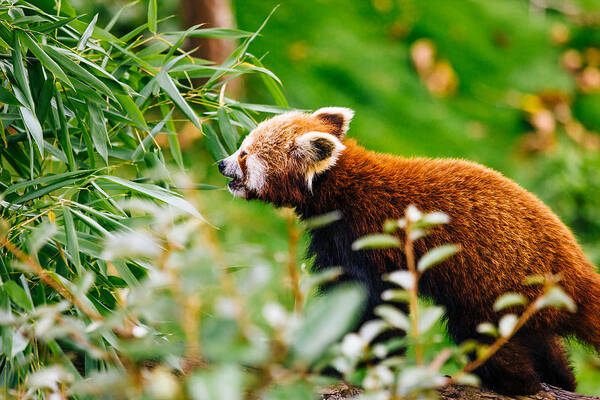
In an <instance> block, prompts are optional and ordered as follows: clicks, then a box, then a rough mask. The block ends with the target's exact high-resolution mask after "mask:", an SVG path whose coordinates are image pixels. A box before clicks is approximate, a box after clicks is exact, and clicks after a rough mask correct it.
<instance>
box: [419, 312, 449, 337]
mask: <svg viewBox="0 0 600 400" xmlns="http://www.w3.org/2000/svg"><path fill="white" fill-rule="evenodd" d="M442 315H444V308H443V307H438V306H429V307H427V308H425V309H424V310H423V312H422V313H421V315H419V333H425V332H427V331H428V330H430V329H431V328H432V327H433V325H434V324H435V323H436V322H438V321H439V320H440V318H442Z"/></svg>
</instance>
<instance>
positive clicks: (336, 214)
mask: <svg viewBox="0 0 600 400" xmlns="http://www.w3.org/2000/svg"><path fill="white" fill-rule="evenodd" d="M341 219H342V212H341V211H337V210H336V211H331V212H328V213H325V214H321V215H317V216H315V217H312V218H309V219H306V220H304V226H305V227H306V229H309V230H310V229H317V228H322V227H324V226H327V225H330V224H332V223H334V222H335V221H339V220H341Z"/></svg>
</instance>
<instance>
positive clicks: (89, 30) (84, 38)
mask: <svg viewBox="0 0 600 400" xmlns="http://www.w3.org/2000/svg"><path fill="white" fill-rule="evenodd" d="M96 21H98V14H96V15H94V18H92V21H91V22H90V24H89V25H88V26H87V28H85V31H84V32H83V34H82V35H81V39H79V43H78V44H77V51H83V50H84V49H85V46H86V44H87V41H88V39H89V38H90V36H92V33H93V32H94V28H95V27H96Z"/></svg>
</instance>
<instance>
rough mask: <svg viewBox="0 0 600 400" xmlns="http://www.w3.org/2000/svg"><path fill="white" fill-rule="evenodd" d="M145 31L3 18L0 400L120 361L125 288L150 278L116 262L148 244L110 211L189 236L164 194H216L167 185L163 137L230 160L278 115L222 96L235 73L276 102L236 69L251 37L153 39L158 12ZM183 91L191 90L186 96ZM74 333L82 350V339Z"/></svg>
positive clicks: (54, 10) (50, 18) (173, 200)
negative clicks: (215, 42)
mask: <svg viewBox="0 0 600 400" xmlns="http://www.w3.org/2000/svg"><path fill="white" fill-rule="evenodd" d="M58 7H60V9H58ZM145 15H146V16H145V22H144V23H143V24H142V25H140V26H138V27H130V28H131V29H130V30H129V31H128V32H127V33H125V34H123V35H120V36H118V37H117V36H115V35H113V34H112V33H111V32H110V30H111V28H112V26H114V24H115V23H116V22H117V21H118V18H119V16H120V13H119V12H117V13H115V15H114V16H112V18H111V20H110V21H109V22H108V23H107V24H106V25H104V28H101V27H100V25H98V17H97V15H96V16H88V18H86V19H87V21H85V22H84V21H83V20H82V19H83V18H81V17H80V16H79V15H78V14H77V13H76V11H75V9H74V8H73V7H72V6H71V5H70V4H69V2H68V1H66V0H63V1H61V2H58V3H55V2H53V1H49V2H46V1H35V0H34V1H33V2H26V1H2V2H0V96H1V97H0V107H1V108H2V114H0V134H1V138H0V143H1V144H0V189H1V194H2V198H1V199H0V201H1V203H0V205H1V208H0V216H1V217H2V232H1V239H2V240H1V244H2V247H1V249H2V251H1V253H0V278H1V282H2V286H1V287H0V307H1V318H0V322H1V325H2V326H1V328H0V329H1V347H0V348H1V355H0V367H1V371H2V372H1V375H0V381H1V382H2V387H3V392H4V395H7V394H10V395H14V394H15V393H20V392H21V391H22V390H25V387H24V386H23V384H24V383H25V382H26V381H27V385H28V387H29V389H28V390H29V391H32V392H31V393H43V392H44V391H47V390H46V389H49V390H50V391H59V389H58V386H56V383H52V384H51V385H50V386H48V385H47V384H43V385H42V386H35V385H36V384H34V383H32V381H36V380H35V379H36V378H33V376H37V375H31V378H29V377H30V374H31V373H32V372H34V371H37V370H39V369H40V367H42V366H49V365H50V363H51V362H52V361H58V360H60V364H61V365H62V368H63V369H64V368H66V371H68V372H69V376H78V375H79V374H80V373H82V371H85V373H86V374H89V373H91V372H92V371H98V370H102V369H103V365H104V364H103V362H108V360H114V359H115V358H118V356H117V355H116V353H115V351H116V349H118V348H119V346H118V345H117V344H116V342H115V340H117V337H127V336H131V335H134V336H135V333H131V332H133V331H131V328H132V327H131V326H125V325H126V324H125V325H124V323H123V321H121V322H119V321H118V319H119V317H118V314H119V312H118V311H117V310H118V309H119V307H120V306H121V305H122V304H121V302H122V301H123V298H122V293H120V291H121V289H124V288H130V289H133V288H134V287H137V286H138V285H139V284H140V281H143V280H144V279H145V278H146V277H147V275H148V273H149V271H150V270H151V268H150V266H149V265H148V264H147V263H144V262H143V260H138V261H129V259H130V258H132V257H134V256H136V255H145V256H153V255H155V254H157V252H159V244H158V242H157V240H155V239H154V238H153V237H152V236H151V235H150V234H149V233H147V232H138V231H136V230H135V228H136V227H137V226H139V225H140V224H141V225H142V226H143V225H144V224H146V223H148V221H147V220H146V218H145V217H144V215H143V214H142V213H135V212H134V213H132V212H128V211H126V210H125V209H124V208H123V207H122V206H121V205H120V204H121V201H122V200H123V199H137V198H147V199H153V200H155V201H157V202H159V203H162V205H163V207H164V208H162V209H160V210H161V212H163V213H164V214H165V215H166V216H168V215H170V214H169V212H168V210H169V209H171V208H172V209H174V210H179V212H183V213H187V214H190V215H191V216H193V217H194V218H195V220H196V221H202V220H203V217H202V215H201V214H200V213H199V212H198V211H197V209H196V207H194V206H193V205H192V204H191V203H190V202H188V201H187V200H185V199H184V198H183V197H182V196H181V195H180V194H179V193H178V192H176V190H177V188H176V187H177V186H179V189H182V188H187V189H191V188H194V189H214V187H210V186H206V185H201V184H199V185H196V184H193V183H191V182H189V181H187V180H179V181H178V178H177V177H178V174H179V173H180V172H181V170H182V169H183V168H184V165H183V156H182V153H181V149H180V144H179V140H178V135H177V128H176V124H178V123H179V122H181V121H189V122H190V123H191V124H192V125H193V126H194V127H195V129H197V130H200V131H202V132H203V134H204V136H205V137H206V138H207V140H208V141H209V143H210V145H209V149H210V151H211V153H212V154H213V156H214V157H215V158H220V157H222V156H223V155H225V154H227V153H228V152H231V151H232V149H233V148H234V147H235V146H236V142H237V140H238V138H239V136H238V129H243V130H245V131H247V130H250V129H252V128H253V127H254V126H255V125H256V123H255V120H254V118H255V117H256V115H257V111H255V110H257V109H258V110H267V111H273V110H275V111H276V110H278V109H277V108H276V107H275V108H270V107H269V106H265V105H260V104H247V103H239V102H237V101H234V100H231V99H229V98H227V97H226V96H225V95H224V89H225V86H226V83H227V81H228V79H230V78H232V77H237V76H240V75H243V74H246V73H260V74H264V75H265V82H270V87H269V88H270V90H271V91H273V93H274V95H278V94H279V92H278V87H277V84H276V83H275V81H276V80H277V77H276V76H275V75H273V74H272V73H271V72H270V71H268V70H266V69H264V68H262V67H261V66H260V63H259V62H256V64H255V61H256V60H254V59H253V58H252V56H251V55H249V54H248V53H247V49H248V46H249V45H250V43H251V42H252V40H254V39H255V38H256V35H257V33H251V32H244V31H239V30H232V29H202V28H199V27H193V28H191V29H188V30H186V31H176V30H175V31H168V32H163V31H159V30H158V27H159V26H161V28H162V22H161V21H162V20H161V19H160V17H159V14H158V13H157V2H156V1H155V0H153V1H151V2H150V3H149V4H148V6H147V11H146V14H145ZM188 36H201V37H225V38H237V39H243V40H242V43H241V45H240V47H239V48H238V49H236V50H235V51H234V53H233V54H232V55H231V56H230V58H228V59H227V60H226V61H225V64H224V65H222V66H214V65H212V64H211V63H209V62H207V61H205V60H202V59H198V58H194V57H192V56H190V55H189V54H188V53H185V52H183V51H182V50H181V49H179V46H180V45H181V43H182V42H183V41H184V40H185V39H186V38H187V37H188ZM194 78H203V79H204V81H203V84H202V85H201V86H199V87H193V86H192V83H191V80H192V79H194ZM213 121H214V122H213ZM213 125H214V127H213ZM217 126H218V127H219V128H220V132H219V133H217V130H216V127H217ZM159 134H160V135H159ZM161 137H162V139H163V140H162V143H163V146H162V147H161V145H160V144H159V141H158V138H161ZM163 147H164V151H163ZM146 207H147V208H148V207H150V205H147V206H146ZM115 232H120V233H115ZM127 238H129V239H130V240H126V239H127ZM50 239H51V240H50ZM105 240H107V241H108V248H106V249H105V248H104V246H103V245H102V243H103V242H104V241H105ZM118 254H120V255H121V256H122V257H121V258H119V257H117V255H118ZM125 254H126V255H129V256H130V257H129V258H127V257H124V255H125ZM157 301H158V300H157ZM113 317H115V318H116V319H115V320H112V319H111V318H113ZM38 319H39V320H38ZM105 320H111V321H112V322H110V321H109V322H107V323H108V327H107V330H104V329H99V330H96V329H95V328H96V326H95V325H94V324H97V323H99V322H101V321H105ZM38 322H39V323H38ZM55 322H56V323H58V324H61V325H60V326H58V327H55V326H54V323H55ZM113 322H114V323H116V324H117V325H116V327H115V325H113ZM86 326H87V328H89V329H90V330H91V331H94V334H93V335H92V336H93V337H90V338H87V337H85V336H82V335H84V330H85V329H86ZM54 328H56V329H55V330H53V329H54ZM113 329H114V330H113ZM115 332H116V333H115ZM113 334H116V336H115V335H113ZM171 344H172V342H169V345H171ZM85 350H86V351H88V353H85ZM136 351H142V350H141V349H137V350H136ZM142 353H143V351H142ZM90 357H91V358H90ZM132 357H133V356H132ZM63 372H64V371H63ZM40 374H41V375H43V374H42V373H40ZM48 374H50V377H53V379H54V378H56V379H57V380H61V379H62V377H64V376H65V375H64V374H63V373H62V372H61V373H58V372H56V371H53V372H52V371H50V372H48ZM44 376H45V375H44ZM40 379H42V378H41V377H40ZM44 379H50V378H48V376H45V378H44ZM44 388H45V389H44ZM38 390H39V391H38ZM23 393H25V392H23ZM28 393H29V392H28Z"/></svg>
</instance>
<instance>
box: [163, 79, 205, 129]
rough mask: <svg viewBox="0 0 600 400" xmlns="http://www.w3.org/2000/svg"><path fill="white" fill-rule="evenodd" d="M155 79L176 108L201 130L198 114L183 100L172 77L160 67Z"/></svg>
mask: <svg viewBox="0 0 600 400" xmlns="http://www.w3.org/2000/svg"><path fill="white" fill-rule="evenodd" d="M156 81H157V82H158V84H159V85H160V87H161V88H162V90H164V92H165V93H166V94H167V96H169V98H170V99H171V100H173V102H174V103H175V105H176V106H177V108H179V109H180V110H181V112H183V114H184V115H185V116H186V117H187V118H188V119H189V120H190V121H191V122H192V123H193V124H194V125H195V126H196V128H198V129H200V130H202V124H201V123H200V119H199V118H198V115H197V114H196V112H195V111H194V110H192V108H191V107H190V105H189V104H188V103H187V102H186V101H185V99H184V98H183V96H182V95H181V93H179V90H177V87H176V86H175V82H173V79H172V78H171V77H170V76H169V74H168V73H167V72H166V71H165V70H164V69H162V70H161V71H160V72H159V73H158V74H157V75H156Z"/></svg>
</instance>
